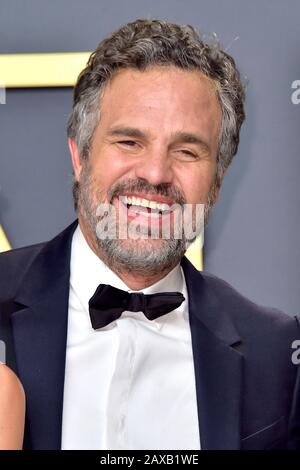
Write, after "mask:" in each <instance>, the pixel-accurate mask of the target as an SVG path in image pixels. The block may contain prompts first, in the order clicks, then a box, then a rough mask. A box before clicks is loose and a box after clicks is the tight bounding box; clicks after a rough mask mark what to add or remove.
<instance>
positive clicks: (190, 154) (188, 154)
mask: <svg viewBox="0 0 300 470" xmlns="http://www.w3.org/2000/svg"><path fill="white" fill-rule="evenodd" d="M178 152H179V153H180V154H183V155H184V156H186V157H189V158H190V159H194V160H196V159H197V158H198V155H197V154H196V153H195V152H192V150H188V149H179V151H178Z"/></svg>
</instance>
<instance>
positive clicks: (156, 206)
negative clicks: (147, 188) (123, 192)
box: [119, 196, 172, 218]
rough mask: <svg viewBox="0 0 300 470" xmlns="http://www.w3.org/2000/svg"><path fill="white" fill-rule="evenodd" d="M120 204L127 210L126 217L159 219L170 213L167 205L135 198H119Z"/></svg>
mask: <svg viewBox="0 0 300 470" xmlns="http://www.w3.org/2000/svg"><path fill="white" fill-rule="evenodd" d="M119 200H120V202H121V203H122V205H123V206H124V207H126V208H127V210H128V215H135V214H139V215H143V216H145V217H154V218H155V217H156V218H157V217H160V216H164V215H167V214H170V213H171V212H172V210H171V208H170V206H169V204H165V203H161V202H157V201H150V200H148V199H144V198H139V197H135V196H120V197H119Z"/></svg>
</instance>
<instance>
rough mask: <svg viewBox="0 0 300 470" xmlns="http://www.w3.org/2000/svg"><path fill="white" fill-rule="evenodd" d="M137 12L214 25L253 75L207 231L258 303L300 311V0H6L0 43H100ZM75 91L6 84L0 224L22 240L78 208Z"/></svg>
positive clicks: (213, 268) (45, 235)
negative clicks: (71, 119) (71, 148)
mask: <svg viewBox="0 0 300 470" xmlns="http://www.w3.org/2000/svg"><path fill="white" fill-rule="evenodd" d="M138 17H143V18H144V17H147V18H155V17H157V18H160V19H166V20H170V21H173V22H180V23H191V24H193V25H194V26H196V27H198V28H200V29H201V30H202V31H203V32H205V33H206V34H208V35H210V34H211V33H213V32H216V33H217V35H218V37H219V39H220V40H221V42H222V44H223V45H224V47H225V48H227V50H228V52H229V53H231V54H232V55H233V56H234V57H235V58H236V60H237V63H238V65H239V68H240V70H241V72H242V74H243V75H244V76H246V77H247V79H248V81H249V85H248V94H247V103H246V107H247V108H246V109H247V121H246V124H245V125H244V128H243V131H242V135H241V145H240V150H239V153H238V155H237V157H236V160H235V161H234V163H233V164H232V167H231V168H230V170H229V171H228V174H227V175H226V178H225V181H224V184H223V188H222V191H221V196H220V201H219V203H218V204H217V205H216V207H215V209H214V211H213V214H212V217H211V221H210V225H209V228H208V229H207V231H206V238H205V268H206V269H207V270H208V271H210V272H212V273H214V274H216V275H218V276H220V277H222V278H224V279H226V280H227V281H228V282H230V283H231V284H232V285H233V286H234V287H236V288H237V289H238V290H239V291H240V292H242V293H243V294H245V295H246V296H248V297H250V298H251V299H252V300H254V301H256V302H259V303H262V304H265V305H273V306H276V307H279V308H281V309H283V310H285V311H287V312H288V313H290V314H295V313H297V312H298V311H299V303H300V302H299V301H300V289H299V281H300V249H299V242H298V236H299V235H298V234H299V228H300V212H299V203H300V189H299V187H298V180H299V174H300V162H299V150H300V129H299V124H300V104H299V105H295V104H292V101H291V94H292V89H291V84H292V82H293V81H294V80H297V79H298V80H299V79H300V57H299V52H300V47H299V46H300V34H299V33H300V26H299V17H300V2H299V0H289V1H288V2H284V1H283V0H281V1H280V0H268V1H267V0H252V1H251V2H249V1H248V0H220V1H217V0H207V1H206V0H203V1H201V0H185V1H184V2H183V1H180V0H165V1H160V2H158V1H154V0H151V1H150V0H135V1H133V0H131V1H129V0H127V1H121V0H118V1H117V0H109V1H107V0H84V1H83V0H51V2H49V1H47V0H43V1H42V0H26V1H23V0H19V1H18V0H1V2H0V53H17V52H50V51H51V52H54V51H86V50H87V51H88V50H93V49H94V48H95V47H96V45H97V44H98V42H99V41H100V40H101V39H102V38H103V37H104V36H106V35H107V34H109V33H110V32H111V31H113V30H114V29H116V28H118V27H119V25H121V24H123V23H125V22H127V21H130V20H133V19H136V18H138ZM237 37H238V39H236V40H235V38H237ZM0 79H1V70H0ZM71 94H72V91H71V89H69V88H60V89H39V90H32V89H27V90H26V89H19V90H9V91H8V93H7V103H6V104H5V105H0V133H1V135H0V138H1V147H0V148H1V154H0V155H1V156H0V185H1V191H0V223H2V225H3V226H4V228H5V230H6V233H7V235H8V237H9V239H10V241H11V243H12V245H13V246H14V247H19V246H22V245H27V244H32V243H35V242H39V241H42V240H46V239H49V238H50V237H52V236H54V235H55V234H56V233H57V232H58V231H60V230H61V229H63V228H64V227H65V226H66V225H67V224H69V222H71V221H72V220H73V219H74V213H73V208H72V199H71V195H70V188H71V165H70V161H69V155H68V150H67V146H66V134H65V128H66V119H67V115H68V113H69V110H70V106H71ZM0 282H1V280H0Z"/></svg>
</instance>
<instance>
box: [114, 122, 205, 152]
mask: <svg viewBox="0 0 300 470" xmlns="http://www.w3.org/2000/svg"><path fill="white" fill-rule="evenodd" d="M108 136H111V137H114V136H124V137H135V138H141V139H147V135H146V133H145V132H143V131H141V130H140V129H137V128H135V127H113V128H111V129H110V130H109V132H108ZM172 138H173V141H174V142H175V143H185V144H196V145H200V146H202V147H205V148H206V149H207V150H209V145H208V143H207V142H205V140H204V139H203V138H202V137H201V136H200V135H198V134H194V133H191V132H182V131H177V132H175V133H174V134H173V135H172Z"/></svg>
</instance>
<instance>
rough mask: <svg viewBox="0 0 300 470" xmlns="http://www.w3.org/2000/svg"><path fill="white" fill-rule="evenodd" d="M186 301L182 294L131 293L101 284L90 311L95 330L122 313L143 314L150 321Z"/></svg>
mask: <svg viewBox="0 0 300 470" xmlns="http://www.w3.org/2000/svg"><path fill="white" fill-rule="evenodd" d="M183 301H184V296H183V295H182V294H181V293H180V292H160V293H158V294H143V293H138V294H136V293H129V292H125V291H123V290H121V289H117V288H116V287H112V286H109V285H107V284H100V285H99V286H98V288H97V289H96V292H95V294H94V295H93V297H91V299H90V301H89V311H90V317H91V322H92V326H93V328H94V330H97V329H98V328H103V327H104V326H106V325H108V324H109V323H111V322H112V321H114V320H117V319H118V318H119V317H120V316H121V314H122V312H124V311H125V310H129V311H130V312H143V313H144V315H145V316H146V317H147V318H148V320H155V318H158V317H160V316H161V315H164V314H165V313H168V312H171V311H172V310H175V308H177V307H179V305H181V304H182V302H183Z"/></svg>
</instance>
